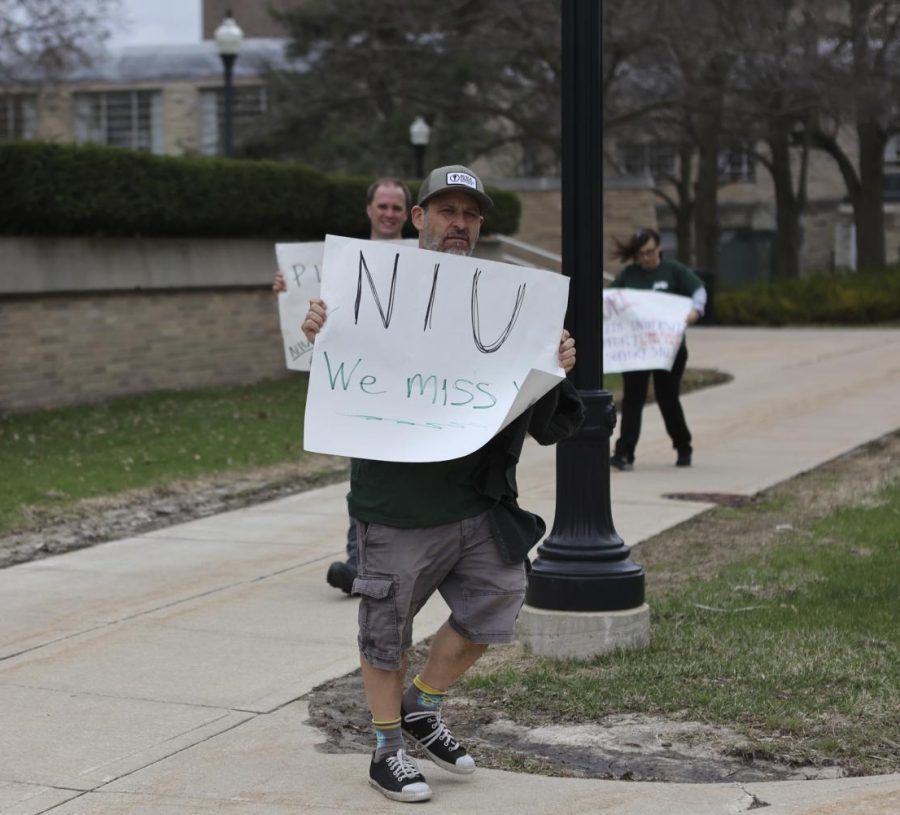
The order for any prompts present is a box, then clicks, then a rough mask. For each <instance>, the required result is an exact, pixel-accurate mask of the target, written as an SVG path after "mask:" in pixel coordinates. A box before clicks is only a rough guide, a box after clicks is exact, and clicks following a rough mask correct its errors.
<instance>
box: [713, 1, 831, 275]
mask: <svg viewBox="0 0 900 815" xmlns="http://www.w3.org/2000/svg"><path fill="white" fill-rule="evenodd" d="M815 2H816V0H812V2H810V0H760V1H759V4H758V6H757V9H758V11H759V18H758V19H759V22H758V23H757V25H755V26H753V27H749V28H747V29H745V30H744V31H743V32H742V34H743V39H741V40H740V41H736V42H735V45H736V47H737V48H738V51H739V59H738V62H737V67H736V70H735V81H734V85H733V88H732V93H733V96H732V98H731V100H730V102H729V110H730V115H729V122H730V127H729V131H730V133H729V136H730V137H731V138H734V139H737V140H742V141H743V142H744V144H754V143H757V142H761V143H762V144H763V145H764V149H762V150H758V151H757V150H752V155H754V156H755V158H756V160H757V161H759V162H760V163H761V164H762V165H763V166H764V167H765V168H766V169H767V170H768V171H769V174H770V175H771V177H772V182H773V186H774V188H775V241H774V252H773V254H774V273H775V276H776V277H781V278H796V277H799V275H800V248H801V243H802V231H801V225H800V219H801V216H802V214H803V212H804V210H805V208H806V205H807V178H808V170H809V153H810V146H811V145H810V137H809V127H810V123H811V122H813V121H815V120H816V118H817V117H818V116H819V114H820V112H821V110H822V108H823V105H824V104H825V100H826V99H827V87H826V85H825V83H824V81H823V77H822V76H821V74H820V72H819V58H818V49H819V43H820V40H821V37H822V30H821V27H820V26H819V24H818V19H819V18H818V15H817V13H816V12H817V9H816V8H814V6H815Z"/></svg>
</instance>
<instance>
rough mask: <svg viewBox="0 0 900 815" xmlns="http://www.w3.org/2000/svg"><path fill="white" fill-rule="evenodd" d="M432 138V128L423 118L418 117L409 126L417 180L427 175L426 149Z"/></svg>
mask: <svg viewBox="0 0 900 815" xmlns="http://www.w3.org/2000/svg"><path fill="white" fill-rule="evenodd" d="M430 138H431V128H430V127H429V126H428V122H426V121H425V120H424V119H423V118H422V117H421V116H416V118H415V119H414V120H413V123H412V124H411V125H410V126H409V141H410V143H411V144H412V146H413V151H414V152H415V155H416V178H422V176H424V175H425V148H426V147H427V146H428V141H429V139H430Z"/></svg>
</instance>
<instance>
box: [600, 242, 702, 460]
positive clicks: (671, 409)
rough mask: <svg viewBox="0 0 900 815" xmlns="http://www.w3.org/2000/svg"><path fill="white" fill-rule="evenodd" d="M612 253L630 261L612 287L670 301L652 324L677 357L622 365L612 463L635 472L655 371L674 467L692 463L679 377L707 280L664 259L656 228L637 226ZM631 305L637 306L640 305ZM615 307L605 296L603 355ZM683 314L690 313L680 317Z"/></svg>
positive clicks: (699, 315) (700, 307) (678, 264)
mask: <svg viewBox="0 0 900 815" xmlns="http://www.w3.org/2000/svg"><path fill="white" fill-rule="evenodd" d="M614 255H615V256H616V257H617V258H619V259H620V260H622V261H627V260H630V261H632V262H631V263H630V264H629V265H628V266H626V267H625V268H624V269H623V270H622V272H621V273H620V274H619V276H618V277H617V278H616V279H615V280H614V281H613V282H612V283H611V284H610V289H641V290H646V291H649V292H656V293H658V295H659V297H661V298H662V299H663V300H665V299H670V300H671V302H670V303H669V305H668V306H666V305H663V307H662V308H663V312H664V313H663V315H662V316H663V319H661V320H659V321H658V322H657V324H656V325H650V326H649V327H650V330H651V331H653V332H655V335H656V338H657V339H663V340H664V339H666V338H669V339H674V342H673V343H672V346H673V347H674V348H675V353H674V359H672V360H671V361H668V364H666V360H663V361H660V360H648V362H647V364H645V365H633V364H632V365H630V366H628V367H624V368H619V370H622V371H625V372H624V373H623V374H622V381H623V385H624V388H623V389H624V394H623V396H622V424H621V430H620V433H619V439H618V441H616V447H615V452H614V453H613V455H612V457H611V458H610V460H609V463H610V464H611V465H612V466H613V467H615V468H617V469H619V470H631V469H632V468H633V467H634V450H635V448H636V447H637V443H638V439H639V438H640V435H641V415H642V413H643V410H644V402H645V401H646V400H647V386H648V385H649V383H650V376H651V374H652V376H653V390H654V393H655V394H656V404H657V405H658V406H659V410H660V412H661V413H662V416H663V422H664V423H665V426H666V432H667V433H668V434H669V437H670V438H671V439H672V446H673V447H674V448H675V450H677V452H678V458H677V460H676V461H675V465H676V466H678V467H690V466H691V456H692V454H693V448H692V446H691V441H692V438H691V431H690V430H689V429H688V426H687V422H686V421H685V418H684V411H683V410H682V408H681V400H680V398H679V397H680V395H681V377H682V376H683V375H684V369H685V366H686V365H687V345H686V344H685V342H684V337H683V332H684V329H685V327H686V326H688V325H692V324H693V323H695V322H697V320H699V319H700V317H701V316H702V314H703V310H704V308H705V306H706V289H705V288H704V286H703V281H702V280H700V278H699V277H697V275H696V274H695V273H694V272H693V271H692V270H691V269H689V268H688V267H687V266H685V265H684V264H682V263H678V262H677V261H674V260H663V257H662V248H661V247H660V242H659V233H658V232H657V231H656V230H655V229H639V230H638V231H637V232H635V233H634V234H633V235H632V236H631V238H630V239H629V240H628V241H616V249H615V252H614ZM672 295H680V297H679V298H678V300H680V301H681V302H677V301H676V299H675V298H673V297H672ZM686 298H690V300H689V301H688V300H686ZM626 299H627V298H626ZM636 299H637V298H632V300H636ZM645 299H647V298H645ZM657 299H659V298H657ZM629 305H632V306H634V305H636V303H631V304H629ZM612 307H613V303H612V301H609V302H608V301H607V300H606V299H604V337H603V346H604V347H603V354H604V358H605V357H606V353H607V347H608V346H610V345H611V344H612V343H613V342H614V341H615V339H616V337H614V336H612V335H611V336H610V338H609V340H607V337H606V319H605V317H606V312H607V309H609V308H612ZM682 314H685V315H686V316H681V315H682ZM679 332H680V336H679ZM645 336H646V333H645ZM626 339H627V338H626ZM632 347H633V346H632ZM632 362H634V360H632ZM604 370H606V368H604Z"/></svg>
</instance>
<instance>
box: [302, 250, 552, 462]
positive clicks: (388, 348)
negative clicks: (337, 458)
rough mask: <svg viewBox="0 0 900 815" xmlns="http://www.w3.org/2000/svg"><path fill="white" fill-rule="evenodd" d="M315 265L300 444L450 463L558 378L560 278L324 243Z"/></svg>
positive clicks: (445, 257) (435, 255) (466, 260)
mask: <svg viewBox="0 0 900 815" xmlns="http://www.w3.org/2000/svg"><path fill="white" fill-rule="evenodd" d="M322 268H323V273H322V290H321V296H322V299H323V300H324V301H325V304H326V306H327V308H328V317H327V319H326V321H325V325H324V327H323V329H322V331H320V332H319V335H318V337H317V338H316V343H315V352H314V354H313V360H312V367H311V370H310V380H309V391H308V394H307V400H306V418H305V424H304V439H303V444H304V447H305V449H306V450H310V451H313V452H317V453H331V454H335V455H342V456H352V457H355V458H368V459H379V460H382V461H445V460H447V459H452V458H458V457H460V456H464V455H466V454H468V453H471V452H473V451H474V450H477V449H478V448H479V447H481V446H482V445H484V444H485V443H486V442H487V441H489V440H490V439H491V438H492V437H493V436H494V435H495V434H496V433H497V432H498V431H499V430H501V429H502V428H503V427H505V426H506V425H507V424H508V423H509V422H511V421H512V420H513V419H515V418H516V417H517V416H519V415H520V414H521V413H522V412H523V411H524V410H525V409H526V408H527V407H529V406H530V405H531V404H533V403H534V402H536V401H537V400H538V399H539V398H540V397H541V396H543V395H544V394H545V393H547V392H548V391H549V390H550V389H551V388H552V387H554V386H555V385H556V384H557V383H558V382H559V381H560V380H561V379H562V377H563V376H564V375H565V373H564V371H563V370H562V368H560V367H559V359H558V353H559V341H560V334H561V333H562V327H563V318H564V316H565V311H566V306H567V301H568V289H569V280H568V278H566V277H563V276H562V275H558V274H554V273H552V272H547V271H542V270H540V269H530V268H524V267H520V266H512V265H510V264H506V263H497V262H494V261H489V260H484V259H481V258H470V257H461V256H459V255H451V254H446V253H439V252H431V251H428V250H424V249H412V248H409V247H406V246H398V245H396V244H388V243H382V242H375V241H359V240H352V239H349V238H339V237H335V236H332V235H329V236H327V238H326V240H325V256H324V264H323V267H322Z"/></svg>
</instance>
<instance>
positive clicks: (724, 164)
mask: <svg viewBox="0 0 900 815" xmlns="http://www.w3.org/2000/svg"><path fill="white" fill-rule="evenodd" d="M719 168H720V174H721V176H722V178H723V180H725V181H738V182H739V181H744V182H754V181H756V159H755V158H754V157H753V155H752V154H751V153H750V152H749V151H747V150H745V149H743V148H740V147H732V148H729V149H728V150H726V151H725V152H724V153H722V155H721V156H720V158H719Z"/></svg>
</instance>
